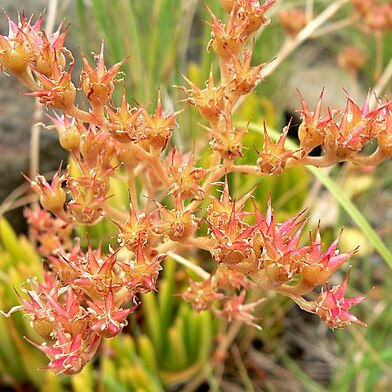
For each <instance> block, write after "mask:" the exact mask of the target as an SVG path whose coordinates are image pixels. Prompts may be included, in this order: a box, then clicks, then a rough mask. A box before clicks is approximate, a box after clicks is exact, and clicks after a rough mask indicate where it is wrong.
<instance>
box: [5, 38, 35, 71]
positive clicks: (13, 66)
mask: <svg viewBox="0 0 392 392" xmlns="http://www.w3.org/2000/svg"><path fill="white" fill-rule="evenodd" d="M30 57H31V53H30V50H29V49H28V47H27V45H26V44H24V43H17V44H16V45H14V47H11V46H10V45H9V43H8V42H7V41H6V40H5V38H4V37H2V36H0V67H2V68H4V69H5V70H8V71H10V72H13V73H16V74H18V73H22V72H25V71H26V69H27V66H28V65H29V61H30Z"/></svg>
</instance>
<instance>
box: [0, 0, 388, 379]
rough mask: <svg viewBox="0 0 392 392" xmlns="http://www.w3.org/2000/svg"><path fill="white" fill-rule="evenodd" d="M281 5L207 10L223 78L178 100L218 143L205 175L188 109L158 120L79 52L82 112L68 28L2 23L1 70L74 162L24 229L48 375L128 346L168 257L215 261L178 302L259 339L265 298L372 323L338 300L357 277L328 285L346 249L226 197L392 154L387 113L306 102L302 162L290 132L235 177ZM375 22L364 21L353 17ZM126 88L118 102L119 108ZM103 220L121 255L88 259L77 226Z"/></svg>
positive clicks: (112, 250) (28, 294)
mask: <svg viewBox="0 0 392 392" xmlns="http://www.w3.org/2000/svg"><path fill="white" fill-rule="evenodd" d="M274 2H275V1H274V0H267V1H265V2H263V3H260V1H258V0H221V5H222V6H223V8H224V9H225V10H226V11H227V13H228V16H227V21H226V22H223V21H221V20H219V19H218V18H217V17H216V15H215V14H214V13H213V11H212V10H210V9H209V8H208V11H209V13H210V15H211V20H212V21H211V23H209V25H210V26H211V29H212V33H211V41H210V43H209V45H208V50H212V51H213V52H214V54H215V55H216V57H217V58H218V61H219V73H220V75H219V77H218V78H217V77H216V76H214V75H213V70H211V73H210V76H209V78H208V81H207V82H206V85H205V86H204V88H202V87H199V86H197V85H196V84H195V83H193V82H192V81H191V80H189V79H187V78H186V77H184V78H185V80H186V82H187V83H188V84H189V87H182V90H183V92H184V93H185V96H186V97H185V101H187V102H188V103H190V104H191V105H194V106H195V107H196V108H197V109H198V111H199V113H200V115H201V117H202V119H203V121H204V124H200V125H201V126H202V127H204V128H205V129H207V131H208V133H209V144H207V148H206V155H207V154H208V153H209V155H208V157H209V160H208V167H203V165H202V163H200V162H201V160H200V161H199V154H198V153H197V152H196V147H194V148H193V150H192V151H191V152H189V153H187V152H184V151H181V150H180V149H179V148H175V147H174V148H173V140H172V133H173V130H174V128H175V127H176V126H177V123H176V119H177V117H178V116H179V115H180V114H181V110H178V111H175V112H174V113H166V112H165V111H164V107H163V104H162V100H161V96H160V92H158V96H157V101H156V105H155V108H154V109H152V110H150V109H149V108H148V106H143V105H139V104H137V105H135V106H133V105H131V104H130V103H129V102H128V99H127V96H126V93H125V88H124V87H123V86H122V82H121V78H120V72H121V71H120V70H121V67H122V65H123V63H124V61H125V60H123V61H120V62H119V63H117V64H115V65H113V66H112V67H110V68H107V67H106V65H105V61H104V47H103V45H102V48H101V50H100V53H99V54H97V55H94V60H93V61H91V60H90V59H89V58H88V56H86V55H85V54H82V63H83V69H82V72H81V74H80V77H79V80H80V85H79V87H78V88H79V90H80V95H82V101H80V102H82V103H81V104H80V107H79V106H78V103H77V102H79V101H77V100H76V95H77V94H76V92H77V87H76V86H75V84H77V82H75V80H77V78H75V76H74V75H73V68H74V67H73V64H74V58H73V55H72V54H71V52H70V51H69V50H68V49H66V47H65V46H64V42H65V37H66V33H67V29H64V30H63V28H62V27H63V26H62V25H61V26H60V27H59V29H58V30H57V31H56V32H55V33H54V34H51V35H50V36H48V35H47V34H45V32H44V31H43V30H42V17H40V18H39V19H38V21H37V22H35V23H33V21H32V19H28V18H27V17H26V16H25V15H22V17H20V18H19V20H18V22H14V21H12V20H11V19H10V18H8V19H9V34H8V36H0V67H1V69H2V70H4V71H6V72H10V73H12V74H13V75H14V76H15V77H16V78H18V79H19V81H20V82H21V83H23V84H24V85H25V86H26V87H27V88H28V89H29V91H30V92H29V93H27V95H31V96H34V97H37V98H38V99H39V101H40V102H41V103H42V104H44V105H46V106H47V107H48V108H50V109H56V110H57V112H54V114H53V115H52V116H51V117H50V118H51V120H52V122H53V124H52V125H51V126H50V127H49V128H51V129H54V130H55V131H56V132H57V133H58V136H59V140H60V144H61V145H62V146H63V147H64V148H65V149H66V150H67V151H68V152H69V154H70V158H71V162H72V164H70V165H69V166H68V167H66V168H64V169H63V168H62V167H60V169H59V170H58V172H57V173H56V174H55V175H54V176H53V178H52V179H51V181H50V180H47V179H46V178H45V177H43V176H41V175H37V176H36V177H35V178H31V179H29V181H30V184H31V187H32V189H33V190H34V191H35V192H36V193H37V194H38V196H39V201H40V204H41V206H42V209H32V210H28V211H27V212H26V217H27V220H28V222H29V225H30V227H31V233H32V236H33V238H34V240H35V241H36V245H37V247H38V250H39V252H40V253H41V255H42V256H43V257H44V259H45V263H44V264H45V266H46V272H45V281H44V282H43V283H38V282H37V281H36V280H34V279H31V280H30V281H29V284H28V285H26V286H25V287H24V288H23V291H24V293H25V295H24V296H21V297H20V300H21V302H22V308H23V309H24V311H25V313H26V314H27V315H28V317H29V318H30V320H31V323H32V326H33V328H34V329H35V330H36V331H37V332H38V334H39V335H40V336H41V337H42V343H39V344H38V343H33V344H34V345H35V346H37V347H38V348H39V349H40V350H42V351H43V352H44V353H45V354H46V355H47V356H48V357H49V359H50V364H49V365H48V368H49V369H51V370H53V371H55V372H57V373H66V374H74V373H77V372H78V371H80V370H81V369H82V368H83V366H84V365H85V364H86V363H87V362H88V361H89V360H91V358H92V357H93V355H94V354H95V352H96V351H97V349H98V345H99V343H100V341H101V339H102V338H111V337H113V336H116V335H117V334H119V333H120V332H121V330H122V329H123V328H124V326H125V325H126V324H127V317H128V316H129V315H130V314H132V313H133V312H134V310H135V309H136V307H137V306H138V304H139V301H140V300H139V297H140V294H141V293H147V292H149V291H151V290H157V279H158V278H159V272H160V270H161V269H162V268H163V267H164V263H163V260H164V259H165V257H166V255H167V254H168V252H169V251H170V252H174V253H179V254H180V255H185V252H187V251H188V250H189V249H192V250H193V254H194V255H196V256H198V255H199V252H197V251H198V250H204V251H208V252H210V254H211V258H212V260H213V261H214V263H213V265H214V268H213V270H212V271H211V273H208V272H206V271H204V272H203V273H202V274H201V275H202V276H203V279H202V280H199V281H197V280H192V279H189V287H188V288H187V289H186V290H185V292H184V293H183V295H182V296H183V298H184V299H185V300H186V301H188V302H191V303H192V304H193V306H194V308H195V309H196V311H201V310H206V309H210V310H211V311H213V312H214V313H215V314H216V315H218V316H220V317H225V318H227V319H229V320H242V321H243V322H245V323H248V324H252V325H256V326H257V324H256V321H257V320H256V316H255V315H254V314H253V313H254V311H255V309H256V306H257V305H258V304H259V303H260V302H261V300H256V301H255V302H249V301H248V295H247V294H248V293H249V292H250V291H252V290H257V291H262V290H264V291H274V292H277V293H280V294H283V295H285V296H287V297H289V298H291V299H293V300H294V301H295V302H296V303H297V304H298V305H299V306H300V307H301V308H302V309H304V310H306V311H308V312H311V313H315V314H317V315H318V316H320V318H321V319H323V320H324V321H325V322H326V323H327V324H328V325H329V326H330V327H331V328H340V327H345V326H347V325H349V324H350V323H351V322H356V323H359V324H362V322H361V321H359V320H358V319H357V318H356V317H355V316H354V315H352V314H351V313H349V309H350V308H351V307H352V306H353V305H355V304H357V303H359V302H360V301H362V300H363V297H357V298H351V299H345V298H344V294H345V291H346V288H347V279H348V276H347V277H346V279H345V280H344V282H343V283H342V285H340V286H334V287H332V288H329V286H328V280H329V279H330V276H331V274H333V273H334V272H335V271H336V270H337V269H338V268H339V267H340V266H342V264H343V263H345V262H346V261H347V260H348V259H349V258H350V257H351V256H352V254H353V253H354V252H355V250H353V251H352V252H349V253H339V250H338V249H337V245H338V239H337V240H335V241H334V242H333V243H332V244H331V245H330V246H329V247H327V248H326V249H325V248H324V244H323V242H322V240H321V234H320V228H318V229H317V230H316V233H314V231H313V233H312V232H310V234H309V242H308V243H305V242H304V241H303V238H302V237H303V236H302V232H303V231H304V230H305V226H306V224H307V220H306V219H305V218H304V217H303V213H299V214H297V215H295V216H293V217H292V218H290V219H288V220H286V221H284V222H281V223H280V222H278V221H277V218H276V214H275V213H274V211H273V209H272V206H271V201H270V202H269V204H268V208H267V211H266V213H265V214H264V215H263V214H262V213H261V212H260V210H259V208H260V206H258V204H257V201H256V200H254V197H253V196H252V195H253V191H252V192H250V193H248V194H246V195H244V196H243V197H241V198H239V199H234V198H231V197H230V191H229V185H228V183H229V181H228V177H229V176H230V175H231V173H233V172H239V173H243V174H253V175H255V176H266V175H275V174H280V173H282V172H283V171H284V170H285V169H286V168H287V167H291V166H297V165H316V166H330V165H332V164H334V163H336V162H340V161H351V162H354V163H355V164H358V165H369V164H371V165H374V164H377V163H379V162H381V161H383V160H385V159H387V158H389V157H390V156H391V155H392V103H391V102H390V101H385V102H384V101H383V102H381V101H377V103H376V105H375V107H372V108H370V98H368V100H367V101H366V102H365V104H364V106H362V107H360V106H358V105H357V104H356V103H355V102H354V101H353V100H352V99H351V98H350V97H349V96H347V105H346V107H345V108H343V109H341V110H339V109H334V110H332V109H328V110H327V111H326V112H325V113H323V112H322V107H321V97H320V99H319V101H318V103H317V105H316V108H315V110H314V111H311V110H309V108H308V105H307V104H306V102H305V101H304V100H303V99H302V98H301V106H302V107H301V109H300V110H299V112H300V115H301V121H302V122H301V125H300V128H299V139H300V146H299V148H297V149H290V150H289V149H287V148H286V138H287V134H288V127H285V128H284V129H283V133H282V135H281V136H280V138H279V139H278V140H277V142H274V141H273V140H272V138H271V137H270V135H269V133H268V131H267V129H266V126H264V128H265V132H264V139H263V144H264V146H263V149H262V150H261V151H258V158H257V160H256V161H255V162H254V164H253V165H242V164H239V163H238V158H241V157H242V156H243V154H244V148H243V139H244V136H245V134H246V133H247V131H248V130H247V128H246V127H243V128H237V127H236V126H235V123H234V121H233V114H234V110H235V105H236V104H238V103H239V102H240V100H241V98H242V97H244V96H246V95H247V94H249V93H250V92H252V91H253V90H254V88H255V87H256V86H257V85H258V83H259V82H260V81H261V80H262V79H263V70H264V69H265V68H266V67H267V65H268V64H259V65H252V55H253V50H254V44H255V41H254V39H253V35H254V33H255V32H256V31H257V30H259V29H260V28H261V27H262V26H265V25H267V24H268V23H269V19H268V17H267V16H266V12H267V11H268V10H269V9H270V8H271V7H272V6H273V4H274ZM366 3H369V2H366ZM354 4H357V2H354ZM357 6H358V5H357ZM358 7H359V6H358ZM366 10H367V11H366ZM365 11H366V12H369V11H368V8H366V9H365V8H360V9H359V8H358V12H365ZM298 15H299V14H298ZM287 18H288V16H287V15H286V19H284V16H282V15H281V19H282V22H283V23H284V24H285V25H286V27H287V28H288V29H290V31H291V33H292V34H296V33H297V32H298V31H299V30H300V29H302V27H303V26H305V19H304V18H303V15H302V14H301V18H299V17H298V20H297V22H298V23H296V24H293V23H290V24H288V19H287ZM62 30H63V31H62ZM74 83H75V84H74ZM119 85H120V86H119ZM118 86H119V87H120V89H121V88H122V89H123V91H122V95H121V94H120V95H121V99H120V100H119V101H120V102H119V103H118V105H117V104H116V100H115V98H114V92H115V91H116V89H117V88H118ZM120 92H121V91H120ZM81 107H84V108H85V109H81ZM372 140H377V142H378V148H377V150H376V151H375V152H374V153H373V154H371V155H366V154H365V153H363V149H364V147H365V145H366V144H367V143H368V142H370V141H372ZM319 146H321V147H322V149H323V151H324V152H323V154H322V155H321V156H320V157H314V156H311V155H309V154H310V153H311V152H312V151H313V150H314V149H315V148H316V147H319ZM204 162H207V161H206V160H204ZM204 164H205V165H206V163H204ZM222 179H224V182H223V191H222V193H221V196H220V197H215V196H214V192H213V187H214V186H215V185H217V184H222V183H221V182H219V181H222ZM118 182H121V183H123V185H124V188H125V189H126V190H127V191H128V194H129V203H127V204H128V206H120V205H116V203H114V202H113V197H112V196H113V194H114V193H115V191H114V184H115V183H118ZM205 200H207V202H206V203H203V202H204V201H205ZM207 204H208V205H207ZM205 205H207V207H205ZM103 220H110V221H111V222H114V223H115V225H116V226H117V227H118V233H117V235H116V236H115V237H116V238H115V242H114V243H113V244H112V245H111V247H109V248H108V251H106V249H104V248H103V247H101V246H100V247H99V248H98V249H94V248H93V247H92V245H91V244H90V241H88V245H87V246H84V247H83V246H82V245H81V243H83V240H84V238H81V239H80V238H78V237H77V236H76V234H75V231H74V229H75V227H77V226H78V225H79V226H80V225H85V226H94V225H96V224H98V223H99V222H101V221H103ZM195 250H196V251H195ZM204 255H205V253H204ZM189 263H190V262H189ZM193 267H195V268H196V266H193ZM323 285H326V289H325V291H322V292H321V294H319V295H318V297H317V299H316V300H308V299H305V297H304V296H305V295H307V294H309V293H312V292H314V290H316V289H317V288H318V287H319V286H323ZM27 286H28V288H27Z"/></svg>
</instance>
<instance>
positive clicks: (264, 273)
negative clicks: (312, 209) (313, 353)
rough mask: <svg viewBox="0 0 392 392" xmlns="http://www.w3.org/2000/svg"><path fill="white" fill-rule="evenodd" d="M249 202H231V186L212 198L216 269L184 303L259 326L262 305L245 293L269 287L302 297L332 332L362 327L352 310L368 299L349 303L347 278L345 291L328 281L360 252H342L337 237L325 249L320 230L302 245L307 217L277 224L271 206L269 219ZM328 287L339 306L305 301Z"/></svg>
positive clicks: (210, 221)
mask: <svg viewBox="0 0 392 392" xmlns="http://www.w3.org/2000/svg"><path fill="white" fill-rule="evenodd" d="M249 199H250V194H247V195H245V196H244V197H243V198H242V199H241V200H239V201H238V202H236V200H231V199H230V196H229V191H228V185H227V182H226V183H225V186H224V190H223V192H222V196H221V198H220V199H219V200H218V199H216V198H212V204H211V205H210V206H209V207H208V209H207V210H208V213H209V215H208V218H207V219H206V221H207V224H208V226H209V237H210V240H211V245H210V247H211V249H210V251H211V254H212V257H213V259H214V260H215V261H216V263H217V265H216V269H215V271H214V273H213V274H212V275H211V276H210V277H209V278H208V279H206V280H205V281H202V282H192V283H191V286H190V288H189V289H188V290H187V291H186V292H185V293H184V299H185V300H187V301H189V302H192V303H193V305H194V307H195V309H196V310H198V311H199V310H203V309H206V308H209V309H211V310H213V311H214V312H215V313H216V314H219V315H220V316H226V317H227V318H229V319H238V320H243V321H245V322H246V323H248V324H255V322H254V320H255V318H254V316H253V315H252V314H251V312H250V310H253V309H254V307H255V306H256V305H257V303H252V304H248V305H244V304H243V303H244V301H245V293H246V291H247V290H249V289H250V288H252V289H255V290H257V289H268V290H275V291H277V292H279V293H282V294H286V295H290V296H291V295H294V296H297V297H298V298H301V301H302V302H301V307H302V308H305V309H307V310H308V311H309V312H313V313H316V314H318V315H319V316H320V318H322V319H323V320H325V321H326V322H327V324H328V325H330V326H331V328H339V327H343V326H347V325H349V323H350V322H351V321H353V322H357V323H362V322H361V321H359V320H358V319H357V318H356V317H355V316H353V315H351V314H350V313H349V312H348V311H347V310H348V309H349V308H350V307H351V306H353V305H354V304H356V303H358V302H360V301H361V300H362V299H363V298H364V297H358V298H355V299H350V300H345V299H344V298H343V294H344V291H345V289H346V287H347V279H346V280H345V283H344V284H343V285H342V287H344V288H342V289H341V290H339V291H336V290H337V289H335V288H333V289H332V291H331V290H329V288H328V283H327V282H328V280H329V279H330V277H331V275H332V274H333V273H334V272H335V271H336V270H337V269H338V268H340V267H341V266H342V265H343V264H344V263H345V262H346V261H347V260H348V259H349V258H350V257H351V256H352V255H353V254H354V253H355V252H356V249H355V250H353V251H351V252H349V253H340V252H339V250H338V249H337V245H338V239H336V240H335V241H334V242H333V243H332V244H331V245H330V246H329V247H328V248H327V249H326V250H325V251H323V249H322V248H323V243H322V240H321V235H320V228H318V229H317V231H316V235H315V236H314V238H313V236H312V233H310V234H309V237H310V242H309V244H308V245H300V240H301V238H302V235H301V234H302V231H303V229H304V226H305V224H306V223H307V220H306V219H304V218H302V215H303V213H299V214H297V215H295V216H293V217H292V218H290V219H288V220H287V221H285V222H283V223H278V222H277V220H276V217H275V213H274V211H273V209H272V207H271V203H269V205H268V209H267V212H266V214H265V216H263V215H262V214H261V213H260V211H259V210H258V209H257V207H256V203H255V202H254V201H253V200H251V201H252V204H253V207H254V208H253V209H254V211H253V212H248V211H245V210H244V206H245V204H246V201H247V200H249ZM249 218H253V220H254V221H255V223H254V224H249V223H247V221H248V220H249ZM222 277H224V279H222ZM325 284H326V285H327V291H326V292H327V293H331V294H328V298H329V297H331V295H332V294H335V297H336V301H337V302H336V304H335V303H332V302H331V300H325V298H324V297H325V295H326V294H325V293H322V294H320V296H319V298H318V299H317V300H316V301H306V300H305V299H304V298H303V296H304V295H306V294H309V293H310V292H312V291H313V290H314V289H315V288H317V287H318V286H321V285H325ZM233 291H234V292H239V291H240V295H238V296H236V295H234V297H233V294H231V295H228V293H229V292H233ZM345 301H346V302H345ZM222 304H223V305H222ZM240 305H241V306H240ZM336 306H341V307H342V308H343V309H344V312H340V313H336V310H335V307H336ZM239 309H241V311H239ZM246 309H247V311H245V310H246Z"/></svg>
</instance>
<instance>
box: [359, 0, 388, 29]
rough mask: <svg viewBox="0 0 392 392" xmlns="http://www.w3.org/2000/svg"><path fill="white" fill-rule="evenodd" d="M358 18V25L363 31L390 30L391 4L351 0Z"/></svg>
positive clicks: (374, 0) (375, 0) (367, 0)
mask: <svg viewBox="0 0 392 392" xmlns="http://www.w3.org/2000/svg"><path fill="white" fill-rule="evenodd" d="M351 2H352V4H353V7H354V9H355V11H356V13H357V16H358V24H359V26H360V27H361V28H363V29H364V30H365V31H371V32H376V31H381V32H388V31H391V30H392V4H390V3H389V4H383V3H382V2H381V1H379V0H351Z"/></svg>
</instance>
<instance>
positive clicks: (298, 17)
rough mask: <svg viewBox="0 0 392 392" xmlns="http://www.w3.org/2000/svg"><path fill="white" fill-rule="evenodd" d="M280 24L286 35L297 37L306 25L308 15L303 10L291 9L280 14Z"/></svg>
mask: <svg viewBox="0 0 392 392" xmlns="http://www.w3.org/2000/svg"><path fill="white" fill-rule="evenodd" d="M278 17H279V22H280V24H281V25H282V26H283V28H284V29H285V31H286V33H287V34H288V35H289V36H291V37H295V36H296V35H297V33H299V32H300V31H301V30H302V29H303V28H304V27H305V25H306V23H307V20H306V15H305V12H304V11H303V10H302V9H301V8H289V9H286V10H281V11H279V13H278Z"/></svg>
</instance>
